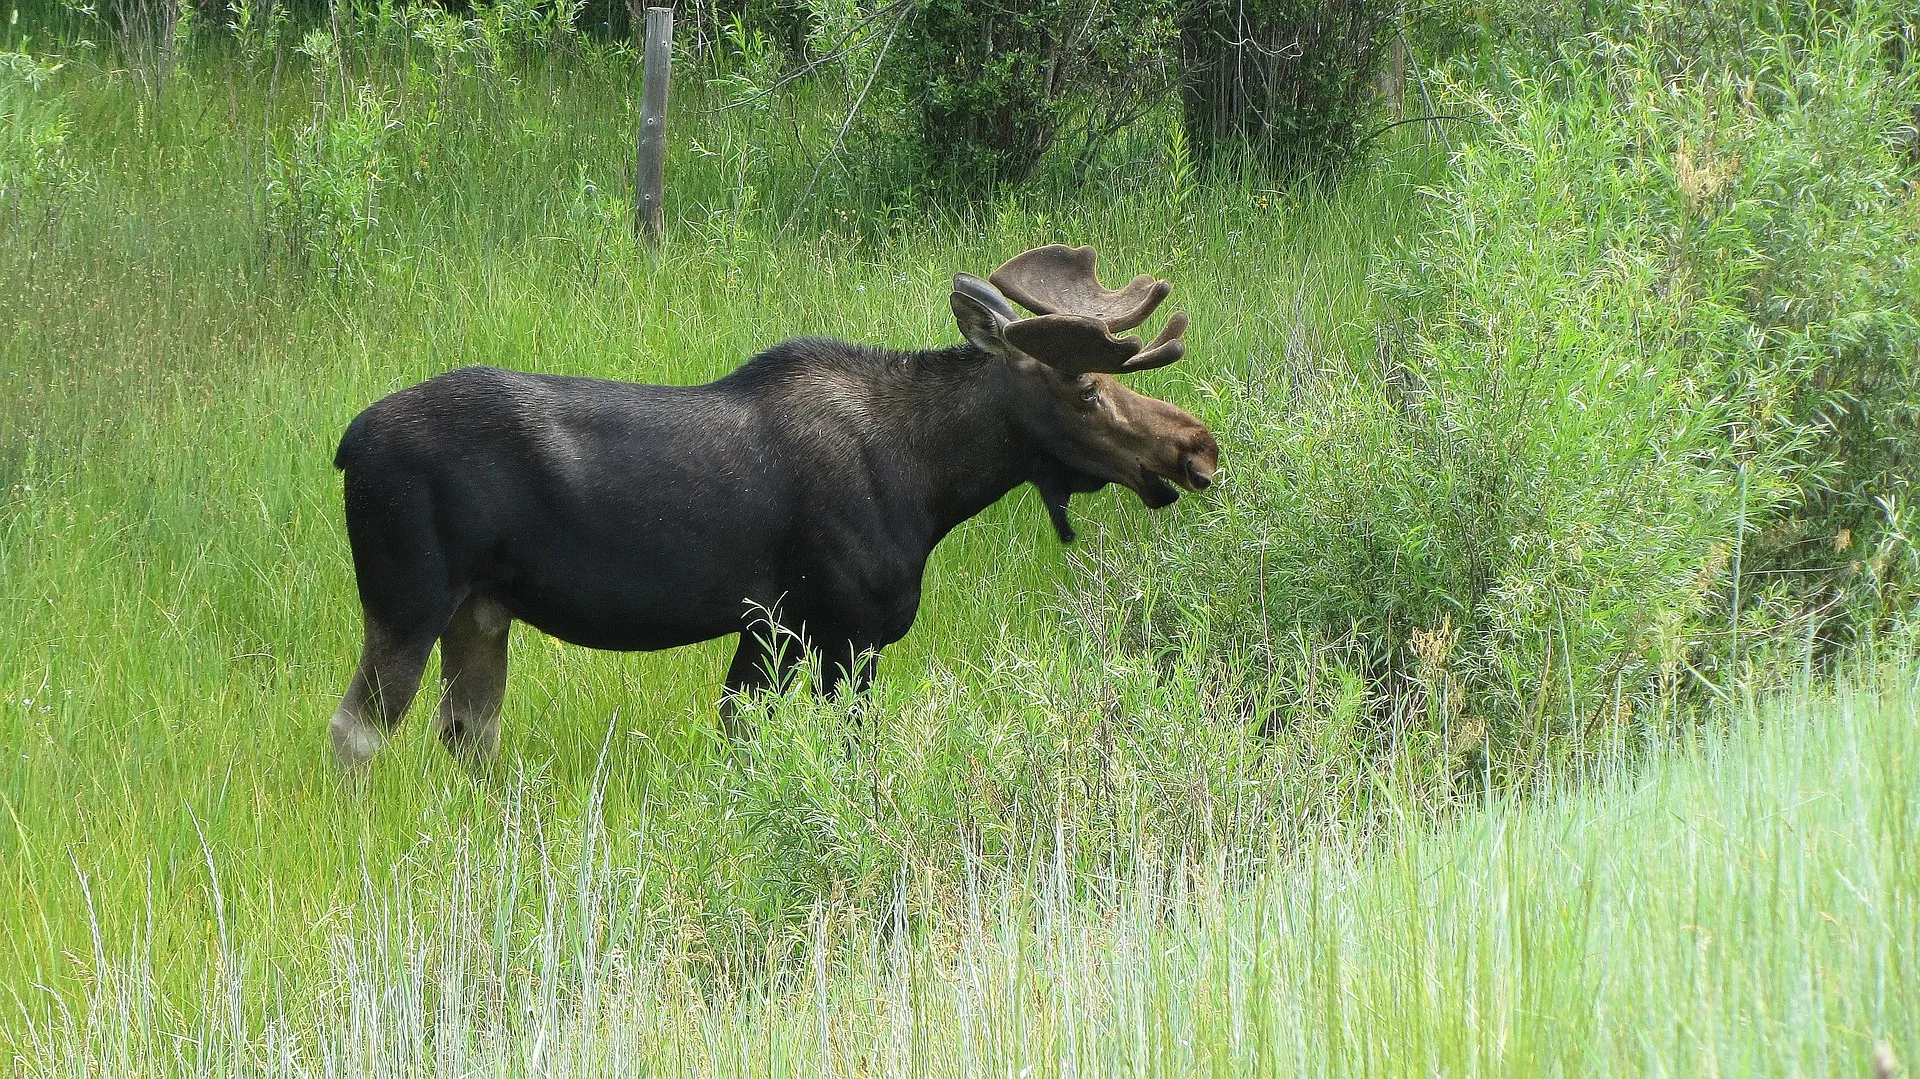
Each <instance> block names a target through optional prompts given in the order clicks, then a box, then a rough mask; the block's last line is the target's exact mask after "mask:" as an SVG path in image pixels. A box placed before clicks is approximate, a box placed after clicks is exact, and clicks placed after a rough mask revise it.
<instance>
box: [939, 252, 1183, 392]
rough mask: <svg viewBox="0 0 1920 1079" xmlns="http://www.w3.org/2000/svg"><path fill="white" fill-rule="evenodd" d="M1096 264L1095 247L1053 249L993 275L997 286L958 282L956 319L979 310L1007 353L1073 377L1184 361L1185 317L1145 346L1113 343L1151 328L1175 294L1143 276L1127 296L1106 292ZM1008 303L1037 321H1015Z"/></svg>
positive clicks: (1019, 258) (1132, 340)
mask: <svg viewBox="0 0 1920 1079" xmlns="http://www.w3.org/2000/svg"><path fill="white" fill-rule="evenodd" d="M1098 260H1099V255H1098V253H1096V252H1095V251H1094V249H1093V248H1091V247H1068V246H1066V245H1065V244H1048V245H1047V246H1045V247H1036V248H1034V249H1033V250H1031V251H1028V252H1026V253H1025V254H1021V255H1016V256H1015V257H1013V258H1011V259H1008V260H1007V261H1006V263H1004V264H1003V265H1001V267H1000V268H999V269H997V270H995V271H993V274H992V276H991V278H990V280H991V282H992V284H988V282H986V281H982V280H980V279H979V278H977V277H974V276H973V275H971V274H959V275H956V276H955V278H954V282H953V303H954V313H955V315H956V316H959V317H961V318H962V320H963V321H964V320H965V318H966V314H965V313H963V311H962V307H963V306H975V305H977V307H978V308H979V309H980V313H983V314H987V315H988V317H989V318H991V320H992V321H993V322H995V323H996V324H998V328H999V330H1000V333H1001V335H1002V336H1003V337H1004V339H1005V340H1006V342H1007V343H1008V344H1009V345H1012V346H1013V347H1014V348H1016V349H1019V350H1020V351H1021V352H1023V353H1025V354H1027V355H1028V356H1031V357H1033V358H1034V359H1036V360H1039V361H1040V362H1041V363H1044V364H1046V365H1047V366H1049V367H1052V368H1054V369H1055V370H1058V371H1060V372H1062V373H1063V374H1068V375H1082V374H1089V373H1092V372H1104V373H1106V374H1116V375H1117V374H1126V373H1130V372H1133V371H1148V370H1151V369H1153V368H1155V367H1165V366H1166V365H1167V364H1170V363H1173V362H1174V361H1176V360H1178V359H1180V357H1181V356H1184V355H1185V354H1186V350H1187V346H1186V342H1184V341H1182V340H1180V335H1181V334H1183V333H1185V332H1186V331H1187V323H1188V320H1187V316H1186V313H1185V312H1176V313H1175V314H1174V316H1173V317H1172V318H1170V319H1168V320H1167V324H1166V327H1165V328H1163V329H1162V330H1161V331H1160V335H1159V336H1158V337H1155V338H1154V339H1153V340H1152V341H1151V342H1149V343H1147V344H1142V343H1141V341H1140V338H1138V337H1133V336H1128V337H1115V336H1114V334H1116V333H1119V332H1121V331H1123V330H1130V329H1132V328H1134V327H1135V326H1138V325H1140V324H1141V323H1143V322H1145V321H1146V320H1147V318H1148V317H1149V316H1151V315H1152V314H1153V312H1154V309H1155V308H1157V307H1159V306H1160V302H1161V301H1162V300H1165V299H1166V298H1167V293H1169V292H1171V291H1172V290H1173V286H1172V285H1169V284H1167V283H1166V282H1165V281H1157V280H1155V279H1154V278H1152V277H1149V276H1147V275H1146V274H1141V275H1140V276H1139V277H1136V278H1134V279H1133V280H1132V281H1131V282H1129V283H1128V284H1127V286H1126V287H1125V288H1121V289H1109V288H1106V287H1104V286H1102V285H1101V284H1100V279H1099V277H1098V276H1096V275H1095V273H1094V265H1095V263H1096V262H1097V261H1098ZM1006 298H1011V299H1013V300H1014V301H1015V302H1017V303H1019V304H1020V306H1022V307H1024V308H1026V309H1027V310H1029V311H1032V312H1033V313H1034V314H1033V317H1031V318H1018V317H1016V316H1015V312H1014V310H1013V308H1012V307H1011V306H1010V305H1009V304H1008V303H1007V302H1006Z"/></svg>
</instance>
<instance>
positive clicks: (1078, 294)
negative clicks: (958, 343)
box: [987, 244, 1173, 333]
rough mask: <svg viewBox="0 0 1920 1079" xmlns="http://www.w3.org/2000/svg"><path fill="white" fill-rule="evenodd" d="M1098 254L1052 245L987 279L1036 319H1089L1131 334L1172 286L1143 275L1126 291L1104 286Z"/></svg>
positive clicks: (1003, 266)
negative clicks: (1096, 270)
mask: <svg viewBox="0 0 1920 1079" xmlns="http://www.w3.org/2000/svg"><path fill="white" fill-rule="evenodd" d="M1099 261H1100V254H1099V252H1097V251H1095V250H1094V249H1093V248H1092V247H1068V246H1067V245H1066V244H1048V245H1047V246H1045V247H1036V248H1034V249H1033V250H1031V251H1028V252H1026V253H1025V254H1021V255H1015V256H1014V257H1012V258H1010V259H1008V260H1007V261H1006V262H1004V263H1002V264H1001V266H1000V268H999V269H997V270H995V271H993V273H992V274H991V275H989V277H988V278H987V279H988V280H990V281H992V282H993V287H995V288H997V289H999V290H1000V291H1001V292H1003V293H1005V294H1006V296H1007V299H1009V300H1012V301H1013V302H1014V303H1017V304H1019V305H1020V306H1021V307H1024V308H1026V309H1027V310H1029V311H1031V312H1033V313H1034V314H1036V315H1086V316H1087V317H1089V318H1097V319H1099V320H1100V321H1101V322H1104V323H1106V324H1107V329H1108V330H1109V331H1110V332H1113V333H1119V332H1121V331H1122V330H1131V329H1133V328H1134V327H1135V326H1138V325H1140V324H1141V323H1142V322H1145V321H1147V316H1149V315H1151V314H1153V309H1154V308H1156V307H1159V306H1160V301H1162V300H1164V299H1166V298H1167V293H1169V292H1172V291H1173V286H1172V285H1169V284H1167V283H1166V282H1165V281H1155V280H1154V279H1153V278H1151V277H1149V276H1147V275H1146V274H1141V275H1140V276H1139V277H1136V278H1134V279H1133V280H1132V281H1129V282H1128V283H1127V287H1126V288H1122V289H1109V288H1103V287H1102V286H1101V284H1100V279H1099V278H1098V277H1096V276H1095V275H1094V272H1093V267H1094V264H1095V263H1097V262H1099Z"/></svg>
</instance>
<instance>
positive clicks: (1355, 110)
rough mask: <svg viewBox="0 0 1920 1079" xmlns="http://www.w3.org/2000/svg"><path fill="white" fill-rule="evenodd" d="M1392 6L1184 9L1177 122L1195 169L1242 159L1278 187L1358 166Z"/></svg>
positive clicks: (1225, 3) (1198, 4)
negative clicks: (1198, 161) (1284, 181)
mask: <svg viewBox="0 0 1920 1079" xmlns="http://www.w3.org/2000/svg"><path fill="white" fill-rule="evenodd" d="M1404 8H1405V5H1404V4H1403V3H1401V2H1400V0H1331V2H1327V0H1252V2H1248V0H1189V2H1186V3H1183V4H1181V6H1180V14H1179V20H1178V22H1179V28H1180V60H1181V83H1180V85H1181V113H1182V120H1183V122H1184V124H1185V126H1186V129H1187V137H1188V139H1189V140H1190V141H1191V142H1192V143H1193V146H1194V149H1195V151H1196V152H1197V153H1198V154H1199V155H1200V156H1201V157H1202V158H1204V159H1208V160H1219V159H1230V158H1232V157H1235V156H1240V155H1251V156H1252V157H1253V158H1254V159H1255V160H1256V161H1258V162H1260V163H1261V164H1262V165H1263V166H1264V167H1266V168H1268V169H1271V170H1273V171H1275V172H1276V173H1277V174H1278V175H1280V176H1283V177H1287V178H1301V177H1321V178H1325V177H1328V176H1331V175H1333V174H1334V173H1336V172H1338V171H1339V170H1341V169H1343V168H1351V167H1353V166H1355V165H1357V164H1358V155H1359V154H1360V152H1361V151H1362V150H1363V149H1364V148H1365V147H1364V145H1363V144H1364V143H1365V141H1366V138H1367V135H1368V127H1369V124H1370V122H1371V121H1372V119H1373V116H1374V106H1375V103H1374V80H1375V76H1376V74H1377V72H1378V71H1379V69H1380V66H1381V64H1382V63H1383V62H1384V61H1385V59H1386V55H1387V46H1388V42H1389V40H1390V39H1391V37H1392V35H1393V34H1394V33H1395V31H1396V29H1397V27H1398V20H1399V17H1400V12H1401V11H1402V10H1404Z"/></svg>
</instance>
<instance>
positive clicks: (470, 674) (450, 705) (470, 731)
mask: <svg viewBox="0 0 1920 1079" xmlns="http://www.w3.org/2000/svg"><path fill="white" fill-rule="evenodd" d="M512 625H513V617H512V616H511V615H509V614H508V613H507V609H506V608H505V607H502V606H501V605H500V604H499V603H498V602H496V601H494V600H492V599H490V598H488V597H486V596H482V595H473V596H469V597H468V598H467V601H466V602H465V603H462V604H461V605H460V607H459V609H458V610H456V611H454V612H453V620H452V621H450V622H448V623H447V628H446V630H445V632H443V633H441V635H440V686H441V697H440V720H439V724H438V729H439V734H440V743H441V744H442V745H444V746H446V747H447V751H448V752H450V753H452V754H453V755H454V757H455V758H456V759H458V760H459V761H460V762H461V763H463V764H467V765H470V766H478V765H480V764H484V763H485V762H486V761H487V760H489V759H491V758H492V757H493V754H494V751H495V750H497V749H498V748H499V747H500V700H501V698H502V697H504V696H505V695H506V692H507V632H508V630H509V628H511V627H512Z"/></svg>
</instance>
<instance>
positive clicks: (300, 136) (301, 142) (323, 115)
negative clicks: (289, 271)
mask: <svg viewBox="0 0 1920 1079" xmlns="http://www.w3.org/2000/svg"><path fill="white" fill-rule="evenodd" d="M300 48H301V51H302V52H303V53H305V54H306V55H307V56H308V57H309V58H310V59H311V60H312V61H313V64H314V69H315V73H316V76H317V77H318V78H319V80H320V84H321V95H320V98H319V100H318V102H317V103H316V105H315V106H314V111H313V116H312V119H310V120H309V121H308V122H307V123H306V124H304V125H303V126H302V127H300V129H299V130H297V131H295V132H294V133H293V135H292V137H291V138H288V139H285V140H282V141H276V143H275V146H274V154H273V157H272V158H271V159H270V161H269V168H268V173H267V211H268V228H269V229H270V230H271V235H272V236H273V237H274V238H275V240H276V241H277V242H278V243H279V245H280V247H281V250H282V251H283V252H285V253H286V254H287V255H289V256H291V257H292V258H294V259H295V260H296V261H297V263H298V264H300V265H302V266H307V265H311V266H312V267H313V268H314V269H316V270H318V271H319V272H320V273H321V274H322V275H324V276H325V277H327V278H328V279H331V280H338V279H340V278H341V277H344V276H348V275H352V274H355V273H357V272H359V271H360V269H361V267H362V264H363V263H364V262H365V261H366V260H367V259H368V258H369V257H370V256H371V255H373V254H374V253H375V247H374V242H375V235H376V233H377V231H378V229H379V225H380V201H379V199H380V189H381V187H382V186H383V184H384V183H385V177H384V176H383V172H384V170H385V168H386V164H387V157H386V148H387V142H388V138H389V136H390V135H391V133H392V132H393V131H394V129H395V128H396V127H398V126H399V121H398V120H397V119H396V118H395V117H394V115H393V106H392V103H391V102H389V101H388V100H387V97H386V95H385V93H384V92H383V91H380V90H377V89H375V88H374V87H371V86H360V87H357V88H356V89H355V90H354V92H353V93H352V95H351V96H344V95H345V94H346V90H345V89H344V87H343V88H342V90H341V94H342V95H343V96H344V99H343V100H338V101H336V100H335V98H334V96H333V93H332V91H331V89H330V88H329V84H330V83H331V81H332V75H333V73H334V72H336V71H337V69H338V67H339V63H340V61H339V57H338V55H337V54H336V53H335V51H334V45H333V41H332V39H331V38H329V37H328V36H327V35H326V34H325V33H324V32H323V31H319V30H314V31H310V32H309V33H308V34H307V36H306V38H305V40H304V41H303V42H302V43H301V46H300Z"/></svg>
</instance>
